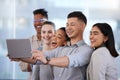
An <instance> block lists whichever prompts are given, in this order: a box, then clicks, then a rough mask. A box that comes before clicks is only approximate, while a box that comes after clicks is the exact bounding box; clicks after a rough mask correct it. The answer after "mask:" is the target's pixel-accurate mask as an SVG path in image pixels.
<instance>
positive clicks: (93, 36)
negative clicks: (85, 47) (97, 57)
mask: <svg viewBox="0 0 120 80" xmlns="http://www.w3.org/2000/svg"><path fill="white" fill-rule="evenodd" d="M106 41H107V37H105V36H104V35H103V33H102V32H101V31H100V29H99V28H98V27H97V26H94V27H92V30H91V31H90V42H91V46H92V47H94V48H98V47H100V46H101V45H103V44H104V43H105V42H106Z"/></svg>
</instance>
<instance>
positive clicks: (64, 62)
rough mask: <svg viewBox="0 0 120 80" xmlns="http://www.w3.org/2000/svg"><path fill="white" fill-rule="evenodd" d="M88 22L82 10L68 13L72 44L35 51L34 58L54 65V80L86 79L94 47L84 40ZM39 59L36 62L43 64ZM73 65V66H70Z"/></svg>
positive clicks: (69, 33) (68, 27) (67, 29)
mask: <svg viewBox="0 0 120 80" xmlns="http://www.w3.org/2000/svg"><path fill="white" fill-rule="evenodd" d="M86 24H87V19H86V17H85V15H84V14H83V13H82V12H80V11H74V12H71V13H70V14H68V17H67V24H66V33H67V35H68V37H69V38H70V45H67V46H64V47H59V48H57V49H54V50H52V51H47V52H44V53H43V52H41V51H38V50H34V51H33V53H34V54H33V57H32V58H34V59H37V60H39V61H41V62H42V63H44V64H49V65H53V66H56V67H54V80H86V78H85V77H86V76H85V75H86V74H85V73H86V67H87V65H88V63H89V60H90V56H91V53H92V51H93V49H92V48H91V47H90V46H88V45H87V44H86V43H85V42H84V40H83V32H84V29H85V26H86ZM39 61H37V63H36V64H41V62H40V63H39ZM68 67H71V68H68Z"/></svg>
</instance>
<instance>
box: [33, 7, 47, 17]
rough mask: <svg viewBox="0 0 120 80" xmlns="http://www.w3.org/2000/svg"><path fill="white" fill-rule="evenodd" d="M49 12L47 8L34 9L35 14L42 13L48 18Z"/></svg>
mask: <svg viewBox="0 0 120 80" xmlns="http://www.w3.org/2000/svg"><path fill="white" fill-rule="evenodd" d="M47 13H48V12H47V11H46V10H45V9H36V10H34V11H33V14H34V15H36V14H41V15H43V16H44V17H46V18H47V19H48V14H47Z"/></svg>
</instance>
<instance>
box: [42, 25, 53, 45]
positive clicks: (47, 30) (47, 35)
mask: <svg viewBox="0 0 120 80" xmlns="http://www.w3.org/2000/svg"><path fill="white" fill-rule="evenodd" d="M54 34H55V30H54V27H53V26H52V25H49V24H45V25H43V26H42V29H41V37H42V41H43V43H45V44H50V40H51V38H52V37H53V35H54Z"/></svg>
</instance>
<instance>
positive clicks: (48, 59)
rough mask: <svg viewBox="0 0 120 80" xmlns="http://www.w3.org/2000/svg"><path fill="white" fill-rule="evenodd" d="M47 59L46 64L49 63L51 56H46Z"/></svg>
mask: <svg viewBox="0 0 120 80" xmlns="http://www.w3.org/2000/svg"><path fill="white" fill-rule="evenodd" d="M46 60H47V62H46V64H48V63H49V61H50V57H48V56H46Z"/></svg>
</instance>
